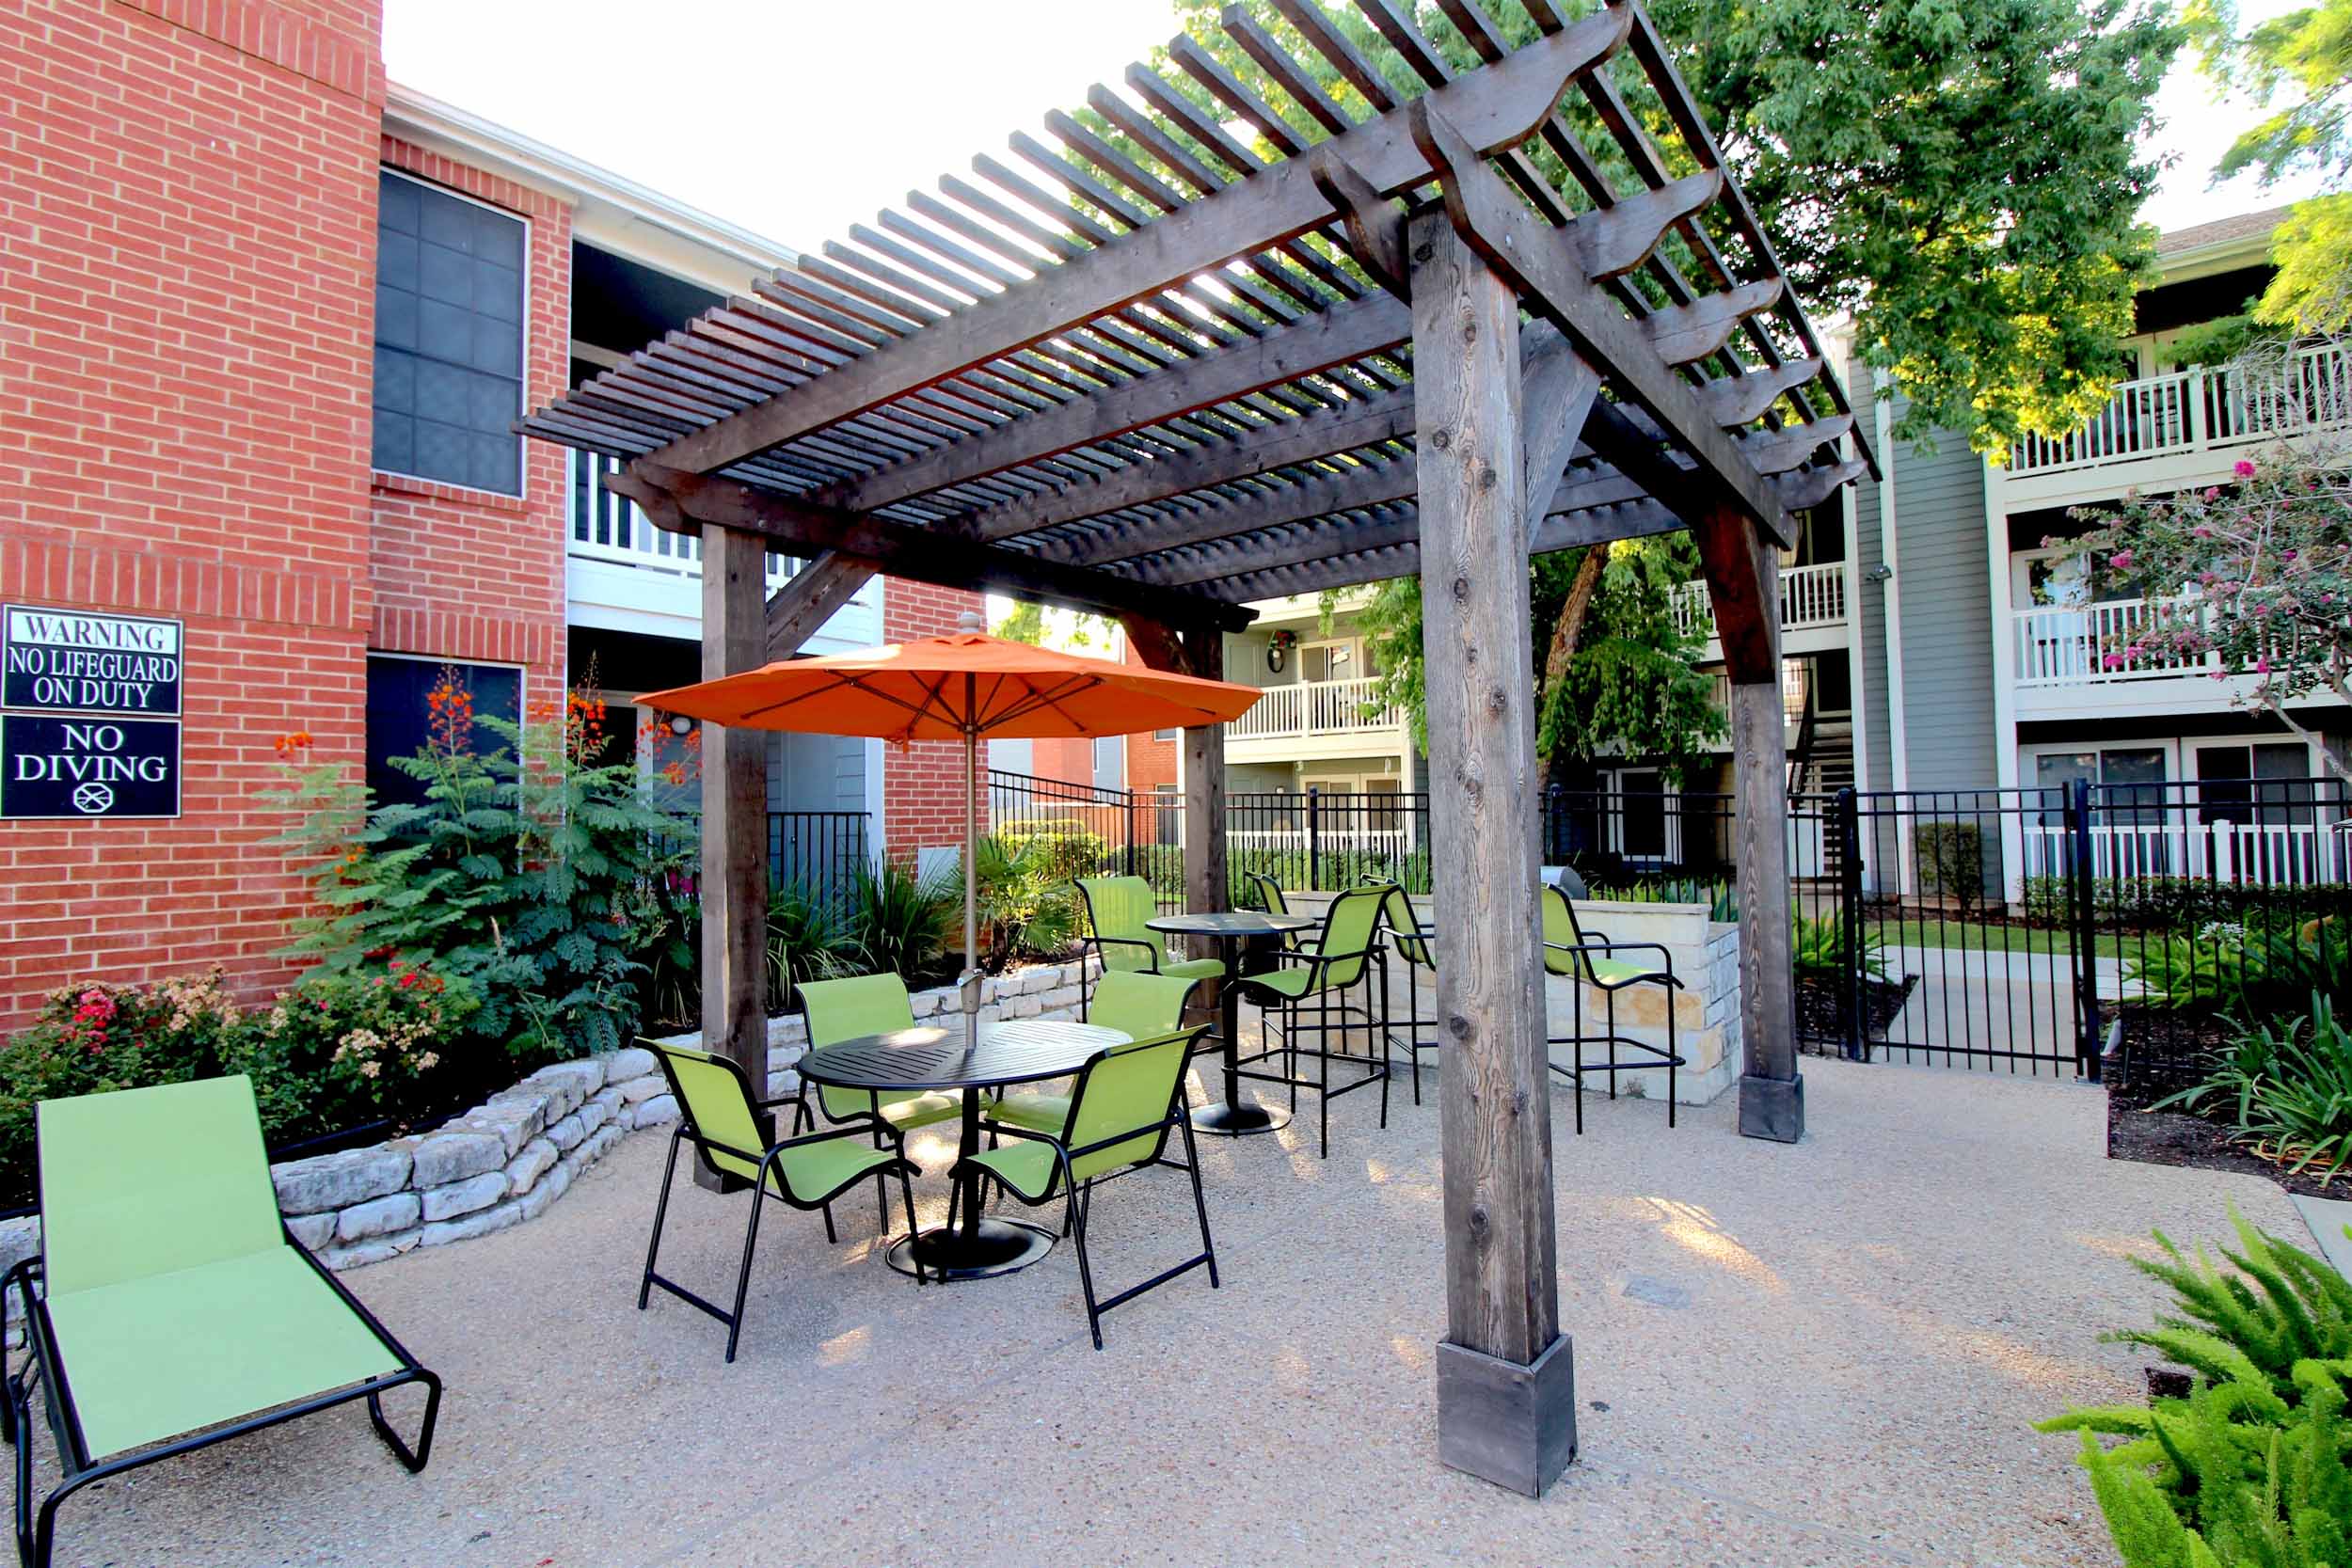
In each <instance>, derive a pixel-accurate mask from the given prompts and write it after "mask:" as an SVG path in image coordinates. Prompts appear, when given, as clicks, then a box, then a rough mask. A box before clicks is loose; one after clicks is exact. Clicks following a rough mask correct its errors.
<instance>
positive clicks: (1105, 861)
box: [989, 773, 2352, 1093]
mask: <svg viewBox="0 0 2352 1568" xmlns="http://www.w3.org/2000/svg"><path fill="white" fill-rule="evenodd" d="M1535 809H1536V810H1537V811H1538V812H1539V813H1540V817H1541V832H1542V840H1543V852H1544V858H1545V861H1546V862H1547V863H1549V864H1553V865H1565V866H1568V867H1570V868H1572V869H1573V870H1575V871H1576V873H1577V874H1578V876H1579V877H1580V878H1581V879H1582V881H1583V883H1584V885H1585V888H1586V890H1587V892H1588V894H1589V895H1590V896H1592V897H1593V898H1595V899H1611V900H1623V901H1633V902H1645V903H1655V902H1672V903H1704V904H1707V905H1708V906H1709V908H1710V909H1711V911H1713V913H1714V915H1715V917H1716V918H1717V919H1721V920H1736V919H1737V918H1738V917H1739V913H1740V908H1739V895H1738V891H1737V889H1738V866H1739V858H1740V838H1741V835H1740V826H1741V825H1740V819H1739V815H1738V812H1737V810H1736V808H1735V805H1734V801H1733V799H1732V797H1730V796H1728V795H1723V794H1717V793H1711V792H1704V791H1677V790H1672V789H1655V790H1644V789H1621V790H1606V791H1577V790H1553V791H1548V792H1547V793H1546V794H1545V796H1544V797H1543V798H1542V800H1540V801H1538V802H1536V803H1535ZM1429 810H1430V802H1429V797H1428V796H1427V795H1426V794H1424V793H1402V792H1398V793H1364V794H1353V793H1351V794H1331V793H1327V792H1325V791H1321V790H1309V791H1305V792H1302V793H1297V794H1290V793H1275V792H1248V791H1245V792H1236V793H1233V794H1231V795H1229V796H1228V797H1227V800H1226V832H1227V849H1226V858H1227V863H1228V864H1229V866H1230V867H1231V868H1232V876H1233V879H1234V885H1233V889H1232V892H1233V895H1234V897H1235V899H1236V901H1244V902H1246V901H1247V889H1246V887H1245V886H1244V884H1243V882H1242V880H1241V879H1242V877H1243V875H1244V874H1246V873H1248V872H1253V871H1254V872H1262V873H1264V874H1266V875H1270V876H1272V877H1274V878H1275V879H1276V880H1277V881H1279V883H1281V885H1282V886H1283V887H1284V888H1286V889H1290V890H1292V891H1303V892H1336V891H1338V890H1340V889H1342V888H1345V887H1349V886H1352V885H1354V884H1356V883H1357V882H1359V881H1361V880H1363V879H1367V878H1377V879H1395V880H1397V881H1400V882H1402V883H1404V884H1405V886H1406V888H1407V889H1408V890H1409V891H1411V892H1413V893H1415V894H1421V895H1426V894H1427V893H1428V892H1429V888H1430V882H1429V844H1430V840H1429ZM989 818H990V822H991V824H992V831H993V832H999V833H1003V834H1007V835H1008V836H1014V837H1022V836H1026V837H1030V838H1038V837H1050V838H1052V839H1053V840H1054V842H1055V843H1056V845H1057V852H1058V853H1060V854H1062V855H1063V856H1064V858H1065V859H1066V860H1067V861H1068V872H1067V874H1069V875H1073V876H1075V875H1085V874H1089V873H1090V872H1093V871H1098V870H1099V871H1114V872H1126V873H1131V874H1134V875H1137V876H1143V877H1147V878H1149V879H1150V880H1151V881H1152V887H1153V890H1154V892H1155V893H1156V895H1158V899H1159V902H1160V904H1161V905H1162V907H1163V908H1167V909H1176V908H1179V907H1181V906H1182V904H1183V902H1184V866H1183V861H1184V852H1183V848H1182V844H1183V836H1184V824H1183V819H1182V818H1183V813H1182V809H1181V807H1180V805H1179V803H1178V801H1177V799H1176V797H1175V796H1173V795H1171V794H1153V793H1138V792H1133V791H1128V790H1123V789H1113V788H1106V787H1103V786H1097V785H1089V784H1062V783H1058V782H1057V781H1053V780H1046V779H1032V778H1028V777H1026V776H1025V775H1021V774H1010V773H992V774H991V775H990V780H989ZM1785 852H1786V856H1787V876H1786V885H1787V888H1788V898H1789V901H1790V904H1791V907H1792V909H1793V911H1794V914H1795V917H1796V924H1795V928H1794V939H1795V940H1794V944H1793V947H1794V950H1793V954H1792V961H1791V968H1792V972H1793V973H1792V979H1793V982H1794V985H1793V990H1794V996H1795V1004H1794V1006H1795V1013H1796V1018H1795V1027H1796V1031H1797V1035H1798V1037H1799V1039H1800V1041H1801V1042H1802V1043H1804V1045H1805V1046H1807V1047H1808V1048H1809V1049H1812V1050H1815V1051H1819V1052H1824V1053H1836V1054H1842V1055H1848V1056H1852V1057H1856V1058H1862V1059H1870V1060H1893V1061H1900V1062H1911V1063H1918V1064H1926V1065H1934V1066H1947V1067H1963V1068H1979V1069H1993V1070H1996V1071H2006V1072H2011V1073H2024V1074H2034V1075H2046V1076H2057V1077H2075V1076H2082V1077H2089V1078H2094V1079H2095V1078H2097V1077H2099V1076H2100V1075H2101V1071H2102V1053H2103V1051H2104V1050H2105V1048H2106V1043H2107V1040H2108V1037H2109V1034H2110V1033H2111V1032H2112V1031H2113V1030H2114V1028H2115V1026H2116V1025H2117V1024H2119V1023H2120V1024H2121V1025H2122V1029H2121V1036H2120V1039H2121V1054H2120V1056H2119V1058H2118V1060H2119V1062H2120V1064H2121V1065H2122V1069H2123V1070H2124V1071H2125V1072H2127V1073H2128V1074H2129V1075H2130V1076H2131V1078H2132V1080H2133V1082H2134V1083H2135V1085H2138V1086H2139V1087H2140V1088H2142V1089H2145V1090H2146V1091H2147V1092H2149V1093H2155V1092H2161V1091H2163V1090H2165V1089H2169V1088H2170V1087H2178V1086H2180V1085H2184V1084H2185V1083H2188V1082H2192V1081H2194V1079H2195V1078H2196V1077H2197V1076H2199V1075H2201V1073H2202V1072H2203V1070H2204V1069H2205V1068H2206V1067H2207V1066H2208V1065H2209V1064H2210V1063H2211V1062H2212V1060H2213V1057H2214V1053H2215V1052H2216V1051H2217V1050H2219V1049H2222V1048H2224V1047H2225V1046H2226V1045H2227V1043H2228V1041H2229V1039H2230V1037H2231V1035H2232V1032H2233V1030H2234V1029H2235V1028H2236V1027H2237V1026H2238V1022H2239V1021H2241V1020H2251V1021H2254V1022H2261V1021H2264V1020H2265V1019H2269V1018H2278V1017H2292V1016H2294V1015H2296V1014H2299V1013H2302V1012H2306V1011H2308V1010H2309V1008H2310V1006H2311V997H2312V992H2313V991H2314V990H2317V991H2319V992H2321V993H2323V994H2326V995H2329V996H2333V997H2338V998H2342V997H2344V993H2345V990H2346V989H2347V985H2348V984H2352V961H2347V936H2348V935H2352V791H2347V789H2346V786H2345V785H2344V783H2343V782H2342V781H2339V780H2332V779H2281V780H2208V781H2203V782H2201V783H2191V784H2112V785H2099V784H2090V783H2089V782H2087V781H2075V782H2074V783H2071V784H2066V785H2062V786H2060V785H2051V786H2042V787H2026V788H2010V789H1994V788H1987V789H1965V790H1912V791H1889V790H1877V791H1868V792H1863V793H1857V792H1855V791H1852V790H1843V791H1840V792H1838V793H1837V794H1836V795H1817V794H1808V795H1795V796H1791V797H1790V798H1789V800H1788V825H1787V839H1786V844H1785Z"/></svg>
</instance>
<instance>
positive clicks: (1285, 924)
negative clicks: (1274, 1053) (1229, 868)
mask: <svg viewBox="0 0 2352 1568" xmlns="http://www.w3.org/2000/svg"><path fill="white" fill-rule="evenodd" d="M1144 924H1145V925H1146V926H1148V927H1151V928H1152V930H1154V931H1158V932H1160V933H1161V934H1162V935H1164V936H1172V937H1206V938H1208V939H1209V940H1210V941H1212V942H1216V944H1217V955H1218V957H1220V958H1223V959H1224V960H1225V978H1224V980H1223V981H1222V982H1220V989H1219V991H1218V1013H1219V1017H1218V1032H1219V1034H1220V1035H1221V1036H1222V1037H1223V1038H1224V1041H1225V1101H1224V1103H1223V1104H1220V1105H1203V1106H1201V1107H1200V1109H1199V1110H1197V1111H1195V1112H1193V1113H1192V1124H1193V1126H1195V1127H1197V1128H1199V1129H1200V1131H1201V1132H1215V1133H1217V1134H1219V1135H1220V1136H1223V1137H1228V1138H1239V1137H1244V1136H1247V1135H1248V1134H1249V1133H1252V1132H1273V1131H1274V1130H1275V1129H1276V1128H1278V1127H1285V1126H1288V1125H1289V1123H1290V1119H1291V1117H1290V1113H1289V1112H1288V1111H1278V1110H1275V1109H1273V1108H1271V1107H1270V1106H1265V1105H1253V1104H1244V1103H1243V1101H1242V1098H1241V990H1240V989H1239V988H1238V987H1237V986H1236V985H1235V984H1234V982H1235V981H1236V980H1238V979H1240V978H1241V957H1242V952H1243V949H1244V948H1246V947H1247V946H1248V944H1249V943H1250V942H1260V941H1263V940H1264V939H1266V938H1268V937H1279V936H1283V935H1286V934H1288V933H1289V932H1292V931H1304V930H1307V929H1309V928H1310V927H1312V926H1313V925H1314V922H1313V921H1312V920H1310V919H1308V918H1307V917H1306V916H1304V915H1295V914H1266V913H1263V912H1262V911H1257V910H1220V911H1216V912H1215V913H1210V914H1164V915H1160V916H1158V917H1157V918H1155V919H1152V920H1147V921H1145V922H1144Z"/></svg>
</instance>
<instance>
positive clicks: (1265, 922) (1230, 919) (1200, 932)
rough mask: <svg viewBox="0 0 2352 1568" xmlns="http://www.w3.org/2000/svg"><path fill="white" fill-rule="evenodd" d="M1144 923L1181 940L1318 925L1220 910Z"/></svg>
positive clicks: (1251, 934)
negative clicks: (1184, 938) (1182, 938)
mask: <svg viewBox="0 0 2352 1568" xmlns="http://www.w3.org/2000/svg"><path fill="white" fill-rule="evenodd" d="M1144 924H1145V925H1146V926H1149V927H1151V928H1152V929H1153V930H1155V931H1164V932H1166V933H1167V934H1168V935H1169V936H1178V937H1270V936H1275V935H1279V933H1281V932H1283V931H1303V930H1305V929H1307V927H1310V926H1312V925H1313V924H1314V922H1313V921H1312V920H1311V919H1310V918H1308V917H1307V916H1305V915H1302V914H1268V913H1266V912H1265V911H1263V910H1218V911H1214V912H1211V913H1203V914H1163V915H1155V916H1153V917H1152V919H1150V920H1147V921H1145V922H1144Z"/></svg>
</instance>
